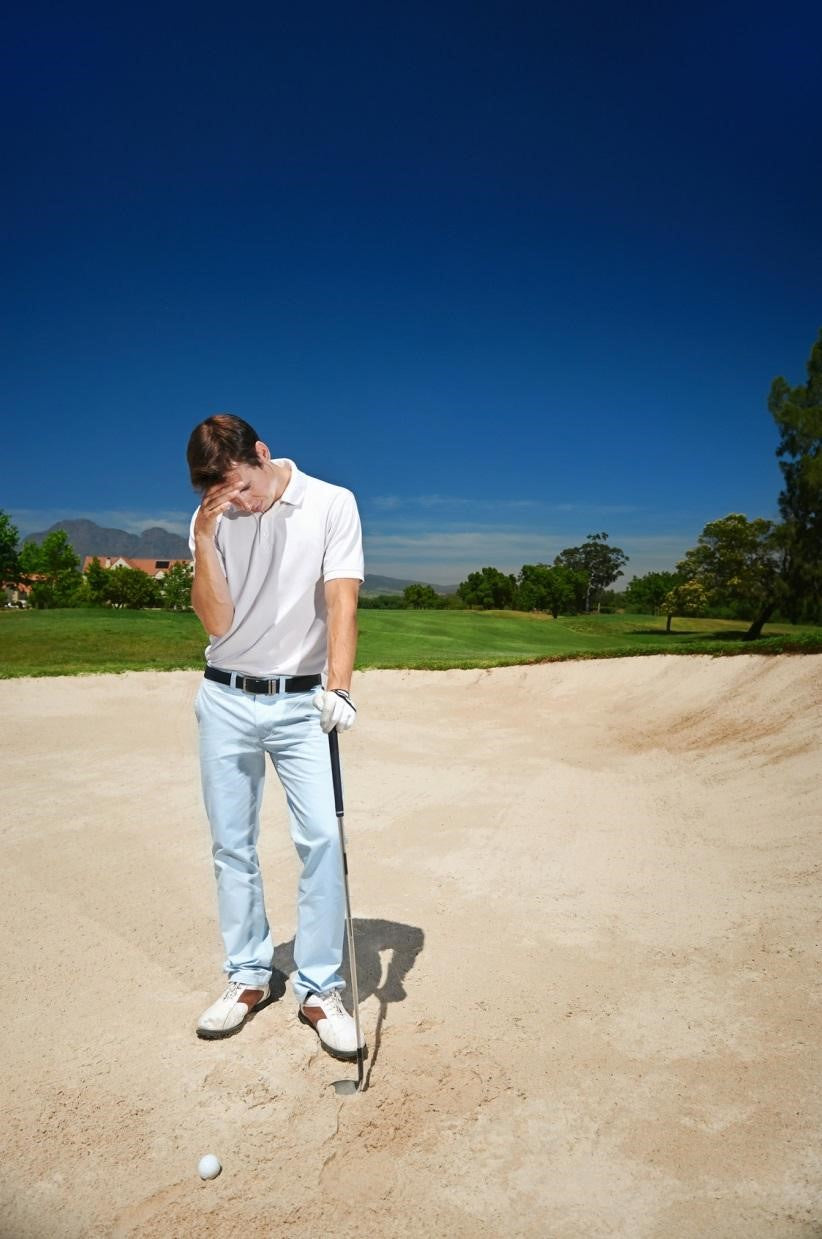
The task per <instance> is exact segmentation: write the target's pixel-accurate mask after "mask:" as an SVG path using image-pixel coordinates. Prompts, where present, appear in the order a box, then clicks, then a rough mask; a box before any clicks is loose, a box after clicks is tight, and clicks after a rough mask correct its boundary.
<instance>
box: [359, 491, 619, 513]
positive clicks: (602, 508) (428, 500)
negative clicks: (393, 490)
mask: <svg viewBox="0 0 822 1239" xmlns="http://www.w3.org/2000/svg"><path fill="white" fill-rule="evenodd" d="M369 505H371V506H373V507H374V508H376V509H377V511H379V512H399V511H401V510H413V509H415V508H417V509H420V508H421V509H423V510H431V509H432V508H452V509H462V510H464V509H466V508H474V509H476V510H477V512H486V513H488V514H493V513H494V512H499V511H531V512H546V513H551V512H561V513H563V514H565V513H569V514H572V515H574V514H576V515H579V516H585V517H594V516H623V515H625V514H627V513H631V512H641V511H642V508H640V507H638V506H637V505H636V504H627V503H545V502H544V501H543V500H541V499H510V498H506V497H504V496H498V495H489V496H487V497H483V498H480V499H466V498H464V497H463V496H461V495H376V496H374V497H373V498H370V499H369V498H367V497H366V498H365V499H364V500H363V506H364V507H366V508H367V507H368V506H369Z"/></svg>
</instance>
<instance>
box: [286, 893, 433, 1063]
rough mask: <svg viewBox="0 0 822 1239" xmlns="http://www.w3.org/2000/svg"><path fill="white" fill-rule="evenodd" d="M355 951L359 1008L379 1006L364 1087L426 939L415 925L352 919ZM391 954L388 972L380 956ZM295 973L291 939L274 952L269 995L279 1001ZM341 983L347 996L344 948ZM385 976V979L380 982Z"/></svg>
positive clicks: (348, 980) (348, 977)
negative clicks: (391, 1013)
mask: <svg viewBox="0 0 822 1239" xmlns="http://www.w3.org/2000/svg"><path fill="white" fill-rule="evenodd" d="M352 927H353V931H354V950H355V953H356V956H357V988H358V991H359V997H360V1004H362V1003H363V1002H365V1001H366V1000H367V999H368V998H370V997H372V996H374V997H376V999H377V1001H378V1002H379V1011H378V1014H377V1023H376V1027H375V1029H374V1037H373V1044H372V1047H371V1052H370V1054H369V1067H368V1074H367V1076H366V1079H365V1084H366V1087H367V1086H368V1084H369V1083H370V1080H371V1073H372V1071H373V1070H374V1067H375V1065H376V1062H377V1058H378V1056H379V1050H380V1042H381V1038H382V1026H383V1023H384V1021H385V1018H386V1015H387V1012H388V1006H389V1004H390V1003H394V1002H403V1001H404V1000H405V998H406V997H407V993H406V988H405V980H406V978H407V976H408V974H409V972H410V971H411V969H412V968H413V967H414V964H415V962H416V959H417V956H418V955H419V954H420V952H421V951H422V949H423V947H424V945H425V935H424V933H423V931H422V930H421V929H419V928H418V927H417V926H415V925H405V924H403V923H402V922H399V921H384V920H378V919H367V918H364V917H354V918H353V920H352ZM386 951H390V953H391V954H390V958H389V960H388V965H387V968H386V967H385V963H384V960H383V954H382V953H383V952H386ZM293 971H294V939H293V938H291V939H289V941H288V942H283V943H281V944H280V945H279V946H277V947H275V949H274V973H273V975H272V980H271V984H272V994H273V992H274V988H275V986H276V988H277V990H278V991H279V992H278V995H277V996H278V997H282V995H283V994H284V992H285V979H286V977H287V976H289V975H290V974H291V973H292V972H293ZM341 972H342V976H343V979H344V981H345V983H346V987H347V988H348V991H349V993H350V990H351V968H350V961H349V959H348V950H347V946H346V948H345V950H344V953H343V963H342V968H341ZM383 974H384V979H383Z"/></svg>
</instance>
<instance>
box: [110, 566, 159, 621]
mask: <svg viewBox="0 0 822 1239" xmlns="http://www.w3.org/2000/svg"><path fill="white" fill-rule="evenodd" d="M106 598H107V600H108V601H109V602H110V603H111V604H112V606H115V607H127V608H128V609H129V610H130V611H139V610H141V609H142V608H143V607H156V606H157V604H158V603H159V601H160V586H159V583H158V582H157V581H155V580H154V577H152V576H149V575H148V573H147V572H141V571H140V569H139V568H125V567H122V566H121V567H119V568H111V569H109V570H108V571H106Z"/></svg>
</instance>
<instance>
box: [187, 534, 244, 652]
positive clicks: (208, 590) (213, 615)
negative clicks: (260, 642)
mask: <svg viewBox="0 0 822 1239" xmlns="http://www.w3.org/2000/svg"><path fill="white" fill-rule="evenodd" d="M191 605H192V607H193V608H194V611H195V613H196V615H197V617H198V619H199V621H200V623H201V624H202V626H203V628H205V630H206V632H207V633H208V634H209V636H211V637H224V636H225V634H226V633H227V632H228V630H229V628H230V627H231V625H232V623H233V621H234V603H233V602H232V601H231V594H230V593H229V591H228V582H227V581H226V579H225V577H224V576H223V570H222V568H221V567H220V560H219V558H218V556H217V551H216V548H215V546H214V539H213V538H202V539H201V538H198V539H197V540H196V543H195V558H194V581H193V583H192V586H191Z"/></svg>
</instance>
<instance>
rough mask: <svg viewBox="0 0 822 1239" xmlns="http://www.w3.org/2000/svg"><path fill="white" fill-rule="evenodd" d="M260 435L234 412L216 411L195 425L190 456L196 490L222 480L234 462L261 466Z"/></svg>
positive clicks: (190, 467) (189, 450) (189, 451)
mask: <svg viewBox="0 0 822 1239" xmlns="http://www.w3.org/2000/svg"><path fill="white" fill-rule="evenodd" d="M259 438H260V436H259V435H258V434H257V431H256V430H255V429H254V427H253V426H249V424H248V422H244V421H243V419H242V418H241V417H235V416H234V414H233V413H215V414H214V416H213V417H207V418H206V420H205V421H204V422H200V424H199V426H195V427H194V429H193V430H192V432H191V438H190V439H189V441H188V448H187V450H186V457H187V459H188V469H189V473H190V474H191V485H192V486H193V487H194V489H195V490H207V489H208V487H209V486H216V485H217V483H218V482H222V480H223V478H224V477H225V476H226V474H228V473H230V471H231V467H232V465H256V466H257V467H259V466H260V458H259V456H258V455H257V452H256V449H255V444H256V443H257V442H258V441H259Z"/></svg>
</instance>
